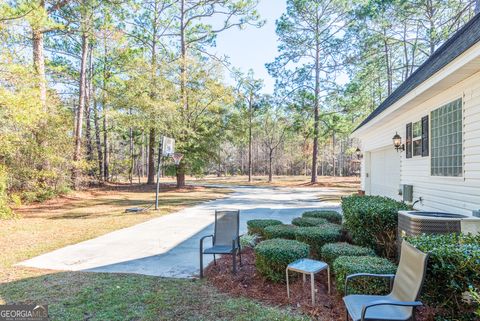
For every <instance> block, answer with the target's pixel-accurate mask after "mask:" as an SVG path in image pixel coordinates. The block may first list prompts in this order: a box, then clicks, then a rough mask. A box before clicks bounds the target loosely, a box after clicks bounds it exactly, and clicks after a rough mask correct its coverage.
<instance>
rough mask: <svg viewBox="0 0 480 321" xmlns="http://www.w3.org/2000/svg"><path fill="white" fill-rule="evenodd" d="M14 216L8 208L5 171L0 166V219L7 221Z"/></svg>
mask: <svg viewBox="0 0 480 321" xmlns="http://www.w3.org/2000/svg"><path fill="white" fill-rule="evenodd" d="M13 216H14V214H13V211H12V210H11V209H10V207H9V206H8V195H7V171H6V170H5V167H3V166H1V165H0V219H9V218H12V217H13Z"/></svg>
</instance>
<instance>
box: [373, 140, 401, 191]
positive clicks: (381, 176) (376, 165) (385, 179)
mask: <svg viewBox="0 0 480 321" xmlns="http://www.w3.org/2000/svg"><path fill="white" fill-rule="evenodd" d="M370 157H371V158H370V166H371V167H370V175H371V177H370V184H371V185H370V186H371V187H370V194H371V195H382V196H387V197H390V198H395V199H398V198H399V196H398V189H399V186H400V153H399V152H397V151H396V150H395V149H394V148H392V147H388V148H385V149H382V150H379V151H375V152H372V153H371V155H370Z"/></svg>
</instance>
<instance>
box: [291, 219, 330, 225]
mask: <svg viewBox="0 0 480 321" xmlns="http://www.w3.org/2000/svg"><path fill="white" fill-rule="evenodd" d="M327 223H328V221H327V220H326V219H324V218H315V217H296V218H294V219H293V220H292V224H293V225H296V226H320V225H323V224H327Z"/></svg>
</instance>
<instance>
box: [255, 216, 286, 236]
mask: <svg viewBox="0 0 480 321" xmlns="http://www.w3.org/2000/svg"><path fill="white" fill-rule="evenodd" d="M280 224H282V222H281V221H279V220H269V219H264V220H250V221H247V229H248V234H258V235H260V236H261V237H265V235H264V229H265V228H266V227H267V226H272V225H280Z"/></svg>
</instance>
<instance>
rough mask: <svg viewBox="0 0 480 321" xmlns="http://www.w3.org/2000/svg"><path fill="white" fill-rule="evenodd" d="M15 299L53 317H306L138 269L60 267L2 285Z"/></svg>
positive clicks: (0, 290) (9, 298) (10, 298)
mask: <svg viewBox="0 0 480 321" xmlns="http://www.w3.org/2000/svg"><path fill="white" fill-rule="evenodd" d="M0 296H1V298H2V299H3V300H4V301H5V302H6V303H9V304H24V303H29V304H47V305H48V309H49V316H50V319H51V320H61V321H70V320H72V321H77V320H92V321H93V320H112V321H113V320H261V321H262V320H265V321H266V320H285V321H288V320H306V318H302V317H300V316H298V315H294V314H293V313H291V312H289V311H287V310H281V309H277V308H273V307H266V306H264V305H262V304H260V303H257V302H255V301H252V300H249V299H243V298H231V297H228V296H227V295H225V294H221V293H219V292H218V291H216V290H215V289H214V288H213V287H211V286H208V285H207V284H205V283H204V282H203V281H192V280H180V279H166V278H159V277H152V276H145V275H135V274H110V273H87V272H60V273H53V274H48V275H42V276H38V277H32V278H26V279H23V280H19V281H13V282H10V283H4V284H2V285H1V286H0Z"/></svg>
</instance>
